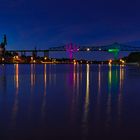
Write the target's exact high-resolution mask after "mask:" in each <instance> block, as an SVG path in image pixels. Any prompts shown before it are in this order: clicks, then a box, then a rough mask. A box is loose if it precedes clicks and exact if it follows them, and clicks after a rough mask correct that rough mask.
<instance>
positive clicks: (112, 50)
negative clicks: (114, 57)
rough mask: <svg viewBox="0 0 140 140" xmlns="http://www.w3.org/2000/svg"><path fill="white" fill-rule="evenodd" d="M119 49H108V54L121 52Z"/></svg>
mask: <svg viewBox="0 0 140 140" xmlns="http://www.w3.org/2000/svg"><path fill="white" fill-rule="evenodd" d="M119 51H120V50H119V49H108V52H119Z"/></svg>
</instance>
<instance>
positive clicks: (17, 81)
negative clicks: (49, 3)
mask: <svg viewBox="0 0 140 140" xmlns="http://www.w3.org/2000/svg"><path fill="white" fill-rule="evenodd" d="M14 68H15V74H14V81H15V86H16V95H15V99H14V104H13V108H12V121H11V123H12V124H11V125H12V128H14V127H15V125H16V118H17V112H18V108H19V107H18V106H19V100H18V92H19V64H15V65H14Z"/></svg>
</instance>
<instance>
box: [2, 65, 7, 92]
mask: <svg viewBox="0 0 140 140" xmlns="http://www.w3.org/2000/svg"><path fill="white" fill-rule="evenodd" d="M0 89H1V91H2V92H3V93H6V89H7V80H6V69H5V65H0Z"/></svg>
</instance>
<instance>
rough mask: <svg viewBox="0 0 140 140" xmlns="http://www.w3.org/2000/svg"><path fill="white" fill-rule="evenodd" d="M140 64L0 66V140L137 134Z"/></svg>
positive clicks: (85, 139)
mask: <svg viewBox="0 0 140 140" xmlns="http://www.w3.org/2000/svg"><path fill="white" fill-rule="evenodd" d="M139 81H140V67H138V66H108V65H88V64H87V65H61V64H60V65H59V64H58V65H46V64H44V65H36V64H31V65H23V64H21V65H20V64H15V65H0V139H1V140H31V139H34V140H46V139H47V140H48V139H66V140H67V139H72V140H77V139H78V140H79V139H81V140H87V139H105V138H108V139H115V138H117V139H123V138H130V137H132V138H134V137H139V136H140V134H139V130H140V83H139Z"/></svg>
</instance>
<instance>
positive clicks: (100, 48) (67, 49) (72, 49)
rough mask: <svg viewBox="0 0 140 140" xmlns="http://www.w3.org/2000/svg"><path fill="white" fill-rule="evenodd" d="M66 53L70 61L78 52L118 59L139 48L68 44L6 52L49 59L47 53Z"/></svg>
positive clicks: (114, 45)
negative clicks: (123, 53)
mask: <svg viewBox="0 0 140 140" xmlns="http://www.w3.org/2000/svg"><path fill="white" fill-rule="evenodd" d="M61 51H64V52H68V53H69V57H70V59H72V56H73V53H76V52H80V51H86V52H88V51H106V52H109V53H113V55H114V59H115V60H116V59H117V58H118V54H119V52H121V51H125V52H140V47H134V46H130V45H124V44H119V43H113V44H111V45H105V46H77V45H75V44H72V43H70V44H68V45H66V46H60V47H52V48H49V49H42V50H41V49H36V48H35V49H32V50H7V51H6V52H9V53H21V55H26V53H32V55H34V56H37V53H39V52H42V53H44V56H47V57H49V52H61Z"/></svg>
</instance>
